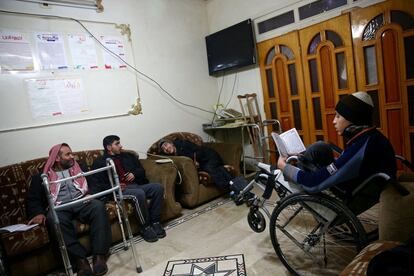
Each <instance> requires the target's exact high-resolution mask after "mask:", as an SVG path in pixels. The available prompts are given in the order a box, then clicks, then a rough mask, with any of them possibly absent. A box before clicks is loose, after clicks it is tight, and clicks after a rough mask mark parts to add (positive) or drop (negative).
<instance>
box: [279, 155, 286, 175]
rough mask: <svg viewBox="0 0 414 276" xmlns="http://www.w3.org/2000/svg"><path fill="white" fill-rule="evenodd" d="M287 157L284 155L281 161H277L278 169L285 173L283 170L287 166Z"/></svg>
mask: <svg viewBox="0 0 414 276" xmlns="http://www.w3.org/2000/svg"><path fill="white" fill-rule="evenodd" d="M286 159H287V158H286V157H283V156H282V155H280V156H279V159H277V167H278V168H279V169H281V170H282V171H283V169H284V168H285V166H286Z"/></svg>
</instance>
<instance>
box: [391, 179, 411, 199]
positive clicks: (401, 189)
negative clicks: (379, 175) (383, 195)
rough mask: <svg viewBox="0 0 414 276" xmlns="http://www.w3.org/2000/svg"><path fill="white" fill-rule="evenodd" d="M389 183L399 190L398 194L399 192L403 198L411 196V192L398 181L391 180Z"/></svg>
mask: <svg viewBox="0 0 414 276" xmlns="http://www.w3.org/2000/svg"><path fill="white" fill-rule="evenodd" d="M389 182H390V183H391V185H392V186H393V187H394V188H395V189H396V190H397V192H399V193H400V194H401V195H402V196H406V195H409V194H410V192H409V191H408V190H407V189H406V188H405V187H404V186H403V185H401V183H400V182H398V181H397V180H395V179H390V180H389Z"/></svg>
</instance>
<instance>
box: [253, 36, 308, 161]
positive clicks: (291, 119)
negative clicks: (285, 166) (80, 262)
mask: <svg viewBox="0 0 414 276" xmlns="http://www.w3.org/2000/svg"><path fill="white" fill-rule="evenodd" d="M257 48H258V55H259V65H260V73H261V79H262V86H263V98H264V105H265V106H264V109H265V113H266V119H278V120H279V121H280V123H281V127H282V130H284V131H285V130H288V129H291V128H293V127H295V128H296V129H297V130H298V132H299V135H300V136H301V138H302V140H303V142H304V143H305V145H306V144H309V143H310V140H309V132H308V128H307V127H308V121H307V111H306V99H305V93H304V84H303V77H302V76H303V73H302V63H301V62H302V61H301V54H300V46H299V37H298V32H297V31H294V32H290V33H288V34H285V35H282V36H279V37H276V38H273V39H269V40H266V41H263V42H261V43H259V44H258V45H257ZM274 128H275V126H273V129H272V128H269V129H268V133H270V131H277V129H274ZM269 145H270V148H271V149H275V145H274V143H273V141H269ZM271 161H272V162H275V161H276V159H275V155H274V154H271Z"/></svg>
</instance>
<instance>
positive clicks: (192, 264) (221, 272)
mask: <svg viewBox="0 0 414 276" xmlns="http://www.w3.org/2000/svg"><path fill="white" fill-rule="evenodd" d="M196 275H210V276H245V275H246V267H245V265H244V256H243V254H237V255H227V256H218V257H206V258H197V259H185V260H174V261H169V262H168V264H167V267H166V268H165V271H164V274H163V276H196Z"/></svg>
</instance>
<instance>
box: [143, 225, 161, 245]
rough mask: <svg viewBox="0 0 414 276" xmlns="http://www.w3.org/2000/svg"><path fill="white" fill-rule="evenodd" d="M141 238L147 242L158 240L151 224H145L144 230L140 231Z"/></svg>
mask: <svg viewBox="0 0 414 276" xmlns="http://www.w3.org/2000/svg"><path fill="white" fill-rule="evenodd" d="M141 236H142V238H143V239H144V240H145V241H147V242H156V241H158V237H157V234H156V233H155V231H154V229H152V227H151V226H146V227H145V228H144V230H142V231H141Z"/></svg>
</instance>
